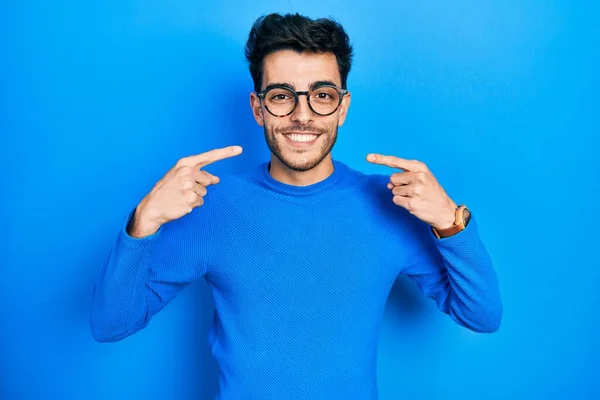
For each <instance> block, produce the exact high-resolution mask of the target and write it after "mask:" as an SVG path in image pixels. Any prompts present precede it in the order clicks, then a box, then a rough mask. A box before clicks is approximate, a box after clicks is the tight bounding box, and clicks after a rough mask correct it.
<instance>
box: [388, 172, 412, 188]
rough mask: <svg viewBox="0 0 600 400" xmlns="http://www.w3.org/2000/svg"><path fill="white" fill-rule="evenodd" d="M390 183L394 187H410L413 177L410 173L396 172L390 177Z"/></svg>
mask: <svg viewBox="0 0 600 400" xmlns="http://www.w3.org/2000/svg"><path fill="white" fill-rule="evenodd" d="M390 182H391V183H392V185H395V186H396V185H408V184H409V183H412V176H411V174H410V172H396V173H395V174H392V176H390Z"/></svg>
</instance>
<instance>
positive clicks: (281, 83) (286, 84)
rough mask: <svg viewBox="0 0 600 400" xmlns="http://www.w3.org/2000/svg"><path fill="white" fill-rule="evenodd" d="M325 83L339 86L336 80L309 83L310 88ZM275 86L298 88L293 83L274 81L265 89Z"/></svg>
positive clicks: (312, 88)
mask: <svg viewBox="0 0 600 400" xmlns="http://www.w3.org/2000/svg"><path fill="white" fill-rule="evenodd" d="M323 85H333V86H336V87H337V84H336V83H335V82H334V81H331V80H322V81H315V82H312V83H311V84H310V85H308V90H314V89H315V88H317V87H319V86H323ZM273 86H285V87H289V88H291V89H293V90H296V87H295V86H294V85H293V84H291V83H283V82H272V83H270V84H269V85H268V86H267V87H265V91H267V90H269V89H270V88H272V87H273Z"/></svg>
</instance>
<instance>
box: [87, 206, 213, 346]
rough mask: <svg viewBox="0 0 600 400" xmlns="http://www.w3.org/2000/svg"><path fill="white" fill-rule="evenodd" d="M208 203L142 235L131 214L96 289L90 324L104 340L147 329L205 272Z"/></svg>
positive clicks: (116, 339)
mask: <svg viewBox="0 0 600 400" xmlns="http://www.w3.org/2000/svg"><path fill="white" fill-rule="evenodd" d="M208 212H209V207H207V204H205V205H204V206H202V207H199V208H196V209H195V210H194V211H193V212H192V213H190V214H188V215H186V216H184V217H182V218H179V219H176V220H173V221H171V222H168V223H166V224H164V225H162V226H161V227H160V228H159V230H158V231H156V232H155V233H153V234H151V235H147V236H144V237H141V238H137V237H133V236H131V235H130V231H129V230H128V229H129V228H130V226H131V222H132V221H133V217H134V214H135V210H134V211H132V212H131V213H129V214H128V215H127V217H126V218H125V221H124V222H123V225H122V226H121V229H120V231H119V232H118V234H117V238H116V242H115V243H114V245H113V247H112V249H111V250H110V252H109V255H108V259H107V260H106V262H105V264H104V265H103V267H102V268H101V271H100V276H99V277H98V280H97V282H96V284H95V287H94V294H93V302H92V310H91V314H90V326H91V330H92V335H93V337H94V339H95V340H96V341H99V342H114V341H118V340H121V339H123V338H125V337H127V336H130V335H132V334H133V333H135V332H137V331H139V330H141V329H143V328H145V327H146V326H147V325H148V323H149V322H150V319H151V318H152V317H153V316H154V315H155V314H156V313H158V312H159V311H160V310H162V309H163V308H164V307H165V306H166V305H167V304H168V303H169V302H170V301H171V300H172V299H173V298H175V296H176V295H177V294H178V293H179V292H180V291H181V290H183V289H184V288H185V287H186V286H187V285H188V284H189V283H191V282H192V281H194V280H196V279H198V278H201V277H203V276H204V275H205V273H206V264H207V258H208V257H207V255H208V247H209V242H208V240H207V239H208V238H210V232H209V230H210V221H209V220H208V218H207V213H208Z"/></svg>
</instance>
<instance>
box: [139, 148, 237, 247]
mask: <svg viewBox="0 0 600 400" xmlns="http://www.w3.org/2000/svg"><path fill="white" fill-rule="evenodd" d="M241 152H242V148H241V147H240V146H229V147H224V148H221V149H215V150H211V151H207V152H206V153H202V154H197V155H192V156H188V157H184V158H182V159H180V160H179V161H177V163H176V164H175V166H173V168H171V169H170V170H169V171H168V172H167V173H166V174H165V176H163V177H162V178H161V179H160V180H159V181H158V182H157V183H156V185H154V187H153V188H152V190H151V191H150V193H148V194H147V195H146V196H145V197H144V198H143V199H142V201H141V202H140V204H138V206H137V207H136V210H135V213H134V220H133V221H132V222H133V223H132V225H131V229H130V232H129V233H130V235H131V236H134V237H143V236H147V235H150V234H153V233H155V232H156V231H158V229H159V228H160V227H161V226H162V225H163V224H165V223H167V222H169V221H172V220H175V219H178V218H181V217H183V216H184V215H186V214H189V213H190V212H191V211H192V210H193V209H194V208H196V207H200V206H201V205H202V204H204V196H205V195H206V190H207V189H206V188H207V186H210V185H214V184H216V183H219V178H218V177H216V176H214V175H212V174H209V173H208V172H206V171H202V170H200V169H201V168H203V167H205V166H206V165H208V164H211V163H213V162H215V161H219V160H223V159H225V158H229V157H233V156H237V155H239V154H241Z"/></svg>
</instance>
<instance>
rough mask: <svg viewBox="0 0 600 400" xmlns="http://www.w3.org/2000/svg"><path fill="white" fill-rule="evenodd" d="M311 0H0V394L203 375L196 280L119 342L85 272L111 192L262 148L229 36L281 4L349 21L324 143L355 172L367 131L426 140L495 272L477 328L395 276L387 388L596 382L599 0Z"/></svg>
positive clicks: (92, 268) (114, 216) (128, 388)
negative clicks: (95, 324)
mask: <svg viewBox="0 0 600 400" xmlns="http://www.w3.org/2000/svg"><path fill="white" fill-rule="evenodd" d="M269 3H270V4H269ZM325 3H326V2H323V1H298V0H294V1H284V2H276V1H265V2H260V5H257V3H256V2H247V1H245V2H242V1H238V2H235V4H234V3H233V2H227V3H221V4H217V3H216V2H214V1H211V2H190V1H185V2H177V1H168V2H167V1H152V0H149V1H132V0H125V1H96V2H85V1H66V0H62V1H61V0H59V1H56V2H52V3H50V2H42V1H37V2H16V1H15V2H13V3H12V4H7V3H6V2H3V3H2V5H0V32H1V33H2V35H0V46H1V48H0V49H1V52H0V57H1V59H0V137H1V139H0V140H1V141H0V145H1V158H0V163H1V165H0V167H2V171H3V174H2V176H1V178H0V183H1V184H2V186H1V187H2V189H1V192H0V193H1V194H0V196H1V197H0V201H1V204H2V207H0V213H1V214H0V217H1V218H2V234H1V235H2V248H1V253H0V254H1V256H2V258H1V260H2V261H1V263H2V265H1V268H0V300H1V302H0V305H1V307H0V318H1V319H0V320H1V323H2V328H1V329H0V355H1V358H0V397H1V398H2V399H46V398H48V399H50V398H52V399H142V398H165V399H166V398H169V399H195V398H196V399H197V398H207V399H208V398H210V396H211V395H212V394H214V392H215V390H216V387H217V370H216V365H215V363H214V361H213V359H212V358H211V355H210V353H209V351H208V346H207V332H208V328H209V324H210V320H211V317H212V311H213V308H212V307H213V303H212V299H211V297H210V293H209V292H208V290H207V287H206V284H205V282H203V281H202V282H198V283H197V284H195V285H193V286H191V287H189V289H188V290H186V291H185V292H184V293H183V294H182V295H181V296H180V297H178V298H177V299H176V300H175V301H174V302H173V303H171V304H170V305H169V306H168V307H167V308H166V309H165V310H163V312H161V313H160V314H159V315H157V316H156V317H155V319H154V320H153V322H152V323H151V324H150V326H149V327H148V328H147V329H146V330H144V331H142V332H139V333H138V334H136V335H134V336H132V337H130V338H127V339H126V340H124V341H122V342H119V343H114V344H99V343H96V342H94V341H93V339H92V337H91V334H90V331H89V326H88V324H87V317H88V308H89V301H90V294H91V288H92V285H93V282H94V278H95V276H96V272H97V270H98V268H99V267H100V265H101V264H102V263H103V261H104V260H105V257H106V254H107V251H108V249H109V248H110V246H111V245H112V243H113V242H114V239H115V235H116V232H117V230H118V228H119V226H120V223H121V222H122V218H123V216H124V214H125V213H126V212H127V211H128V210H129V209H130V208H131V207H132V205H134V204H135V203H136V202H137V201H138V200H139V199H140V198H141V197H142V196H143V195H144V194H145V193H146V192H147V191H148V190H149V189H150V188H151V187H152V185H153V184H154V182H155V181H156V180H157V179H159V178H160V177H161V176H162V174H163V173H164V172H166V170H167V169H168V168H169V167H170V166H172V164H173V163H174V162H175V161H176V159H177V158H179V157H181V156H184V155H188V154H192V153H198V152H202V151H206V150H209V149H211V148H214V147H220V146H226V145H230V144H240V145H242V146H243V147H244V149H245V152H244V154H243V156H240V157H238V158H236V159H232V160H229V161H224V162H221V163H219V164H215V165H214V166H213V168H211V171H212V172H214V173H216V174H218V173H219V172H222V171H237V170H242V169H244V168H245V167H247V166H251V165H254V164H255V163H257V162H259V161H262V160H264V159H265V158H266V157H267V156H268V153H267V149H266V146H265V144H264V139H263V136H262V131H261V130H260V128H259V127H257V126H256V125H255V123H254V120H253V119H252V116H251V113H250V109H249V106H248V93H249V91H250V90H251V89H252V82H251V80H250V77H249V74H248V72H247V68H246V64H245V61H244V58H243V45H244V43H245V39H246V35H247V33H248V30H249V28H250V25H251V23H252V22H253V20H254V19H255V18H256V17H257V16H259V15H260V14H263V13H268V12H271V11H280V12H285V11H299V12H302V13H307V14H308V15H310V16H313V17H318V16H329V15H332V16H335V17H336V18H338V19H339V20H340V21H341V22H342V23H343V24H344V25H345V26H346V28H347V30H348V32H349V34H350V35H351V39H352V42H353V44H354V46H355V49H356V58H355V64H354V67H353V70H352V72H351V74H350V77H349V88H350V89H351V90H352V92H353V101H352V107H351V109H350V115H349V117H348V120H347V122H346V124H345V126H344V127H343V128H342V130H341V131H340V138H339V141H338V144H337V145H336V147H335V149H334V156H335V157H337V158H339V159H341V160H343V161H344V162H346V163H348V164H349V165H350V166H352V167H354V168H357V169H360V170H362V171H365V172H382V171H387V170H386V169H385V168H384V167H378V166H374V165H370V164H368V163H367V162H366V161H365V158H364V157H365V155H366V153H367V152H383V153H390V154H395V155H398V156H400V157H406V158H417V159H420V160H422V161H425V162H426V163H427V164H428V165H429V166H430V168H431V169H432V171H433V172H434V173H435V174H436V176H437V177H438V179H439V180H440V181H441V182H442V184H443V185H444V187H445V188H446V190H447V191H448V192H449V193H450V195H451V196H452V197H453V198H454V199H455V200H456V201H457V202H466V203H467V204H468V205H470V207H471V208H472V210H473V212H474V213H476V214H477V217H478V220H479V222H480V227H481V234H482V236H483V238H484V240H485V242H486V244H487V246H488V249H489V251H490V253H491V254H492V257H493V260H494V262H495V265H496V268H497V270H498V273H499V277H500V280H501V289H502V294H503V299H504V303H505V314H504V320H503V325H502V327H501V329H500V331H498V332H497V333H495V334H492V335H482V334H475V333H472V332H469V331H467V330H465V329H463V328H460V327H458V326H457V325H455V324H453V323H452V322H451V321H450V319H449V318H447V317H446V316H444V315H443V314H441V313H439V312H438V311H436V310H435V308H434V304H433V302H431V301H429V300H427V299H424V298H423V297H422V296H421V295H420V294H419V293H418V292H417V291H416V290H415V288H414V286H412V285H410V284H409V283H407V282H406V281H404V280H402V279H400V280H399V281H398V283H397V285H395V286H394V288H393V291H392V293H391V295H390V298H389V303H388V307H387V308H386V317H385V323H384V324H383V326H382V329H381V341H380V347H379V386H380V391H381V399H382V400H383V399H397V398H422V399H448V398H463V399H481V398H490V399H491V398H502V399H506V398H528V399H529V398H557V399H565V398H593V397H595V398H598V397H600V386H599V384H598V383H596V382H597V381H596V379H597V377H596V376H597V374H598V371H600V361H599V360H600V344H599V343H598V328H599V327H600V314H599V313H598V311H597V309H598V305H600V291H599V290H598V289H597V288H598V282H599V280H600V261H599V257H598V252H597V245H596V241H597V240H598V237H599V236H598V235H599V233H598V228H599V226H600V222H599V216H600V214H599V212H598V195H599V194H600V187H599V186H600V179H599V176H598V175H599V174H598V172H597V168H598V167H597V165H598V164H597V163H598V153H599V150H600V140H599V139H598V136H599V134H600V123H599V119H600V117H599V116H600V101H599V100H598V98H599V93H600V82H599V78H598V75H599V74H598V71H600V62H599V61H600V56H599V53H600V50H599V49H600V40H599V34H598V33H597V31H596V29H597V26H594V25H597V24H596V17H595V15H597V13H598V7H597V6H593V4H595V3H593V2H591V1H590V2H588V3H589V4H588V5H584V4H582V2H580V3H579V4H578V3H577V2H571V1H566V0H562V1H559V0H555V1H546V2H541V1H539V2H537V1H536V2H534V1H519V2H515V1H495V2H478V1H465V0H459V1H455V2H442V1H434V2H420V1H402V2H392V1H388V2H387V3H386V4H381V5H378V6H375V5H374V3H373V2H363V1H344V2H342V1H334V2H329V3H328V4H325ZM388 172H389V171H388ZM484 393H485V394H484ZM403 396H404V397H403Z"/></svg>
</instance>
